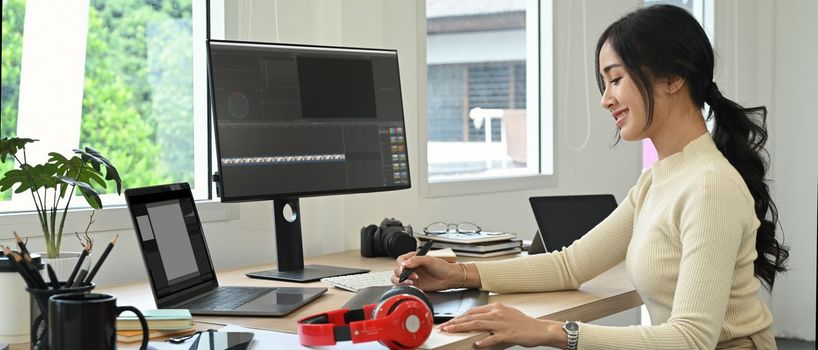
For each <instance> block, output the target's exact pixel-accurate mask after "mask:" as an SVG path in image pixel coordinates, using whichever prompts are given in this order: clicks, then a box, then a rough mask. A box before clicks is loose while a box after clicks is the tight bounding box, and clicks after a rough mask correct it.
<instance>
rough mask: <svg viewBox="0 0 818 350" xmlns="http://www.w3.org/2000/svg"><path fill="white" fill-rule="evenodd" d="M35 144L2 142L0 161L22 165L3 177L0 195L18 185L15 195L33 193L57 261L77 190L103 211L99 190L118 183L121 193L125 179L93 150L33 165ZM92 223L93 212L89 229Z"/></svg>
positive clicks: (49, 251)
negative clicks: (29, 154)
mask: <svg viewBox="0 0 818 350" xmlns="http://www.w3.org/2000/svg"><path fill="white" fill-rule="evenodd" d="M35 141H37V140H35V139H28V138H17V137H5V138H2V139H0V162H5V161H6V158H8V157H12V158H13V159H14V160H15V162H16V163H17V165H18V168H16V169H11V170H9V171H6V173H5V174H3V177H2V178H0V192H5V191H10V190H12V189H13V188H14V187H15V186H16V190H14V192H15V193H22V192H26V191H28V192H30V193H31V198H32V199H33V201H34V206H35V207H36V209H37V218H38V219H39V221H40V228H41V229H42V232H43V239H44V240H45V254H46V257H47V258H50V259H56V258H58V257H60V247H61V245H62V237H63V227H64V225H65V218H66V216H67V215H68V208H69V205H70V204H71V199H72V198H73V197H75V196H74V191H79V192H80V194H81V195H82V197H83V198H85V201H86V202H87V203H88V205H90V206H91V207H92V208H94V209H101V208H102V201H101V200H100V198H99V190H98V189H104V188H107V184H106V181H114V182H115V183H116V192H117V193H118V194H121V193H122V179H120V177H119V173H118V172H117V170H116V167H114V165H113V164H111V162H110V161H108V159H106V158H105V157H104V156H102V155H101V154H100V153H99V152H97V151H96V150H95V149H93V148H91V147H85V149H75V150H74V153H75V155H74V156H73V157H71V158H67V157H65V156H63V155H62V154H59V153H56V152H51V153H49V154H48V155H49V158H48V161H46V162H45V163H43V164H29V163H28V160H27V159H26V144H28V143H32V142H35ZM103 168H104V169H105V174H104V175H105V177H104V178H103ZM91 223H93V213H92V215H91V220H90V222H89V226H90V224H91ZM86 231H87V229H86ZM86 237H87V236H86ZM77 255H79V254H77ZM70 267H73V265H70ZM70 267H69V270H70Z"/></svg>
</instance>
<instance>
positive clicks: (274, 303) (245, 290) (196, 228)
mask: <svg viewBox="0 0 818 350" xmlns="http://www.w3.org/2000/svg"><path fill="white" fill-rule="evenodd" d="M125 200H126V202H127V203H128V209H129V210H130V212H131V219H132V220H133V224H134V229H135V230H136V235H137V239H138V242H139V248H140V250H141V251H142V257H143V260H144V261H145V267H146V269H147V271H148V277H149V280H150V285H151V289H152V291H153V297H154V300H155V301H156V306H157V307H158V308H159V309H189V310H190V313H191V314H193V315H240V316H283V315H286V314H288V313H290V312H292V311H293V310H295V309H297V308H299V307H301V306H303V305H305V304H307V303H309V302H310V301H312V300H315V299H316V298H318V297H319V296H321V295H322V294H324V293H325V292H326V291H327V289H326V288H285V287H234V286H219V281H218V280H217V278H216V270H215V269H214V268H213V261H212V259H211V258H210V252H209V251H208V248H207V241H206V240H205V237H204V230H203V229H202V223H201V221H200V220H199V214H198V212H197V211H196V205H195V203H194V201H193V194H192V193H191V192H190V186H189V185H188V184H187V183H176V184H170V185H161V186H152V187H144V188H135V189H128V190H125Z"/></svg>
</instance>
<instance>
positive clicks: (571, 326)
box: [565, 322, 579, 332]
mask: <svg viewBox="0 0 818 350" xmlns="http://www.w3.org/2000/svg"><path fill="white" fill-rule="evenodd" d="M565 329H566V330H567V331H569V332H576V331H579V323H576V322H568V323H566V324H565Z"/></svg>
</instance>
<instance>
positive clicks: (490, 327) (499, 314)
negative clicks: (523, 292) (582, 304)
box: [439, 303, 568, 348]
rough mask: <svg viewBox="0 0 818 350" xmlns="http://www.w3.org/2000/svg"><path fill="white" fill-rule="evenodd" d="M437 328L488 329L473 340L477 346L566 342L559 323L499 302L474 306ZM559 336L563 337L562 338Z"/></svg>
mask: <svg viewBox="0 0 818 350" xmlns="http://www.w3.org/2000/svg"><path fill="white" fill-rule="evenodd" d="M439 328H440V329H441V330H443V331H445V332H452V333H457V332H471V331H483V332H490V333H491V335H490V336H488V337H487V338H484V339H481V340H480V341H478V342H476V343H475V345H477V346H478V347H486V346H492V345H494V344H498V343H508V344H516V345H522V346H526V347H531V346H538V345H548V346H557V347H560V348H565V346H566V345H567V343H568V338H567V336H566V335H565V332H564V331H563V330H562V323H559V322H556V321H549V320H538V319H535V318H531V317H529V316H527V315H525V314H524V313H522V312H521V311H520V310H517V309H515V308H512V307H508V306H505V305H503V304H500V303H491V304H488V305H483V306H478V307H475V308H473V309H471V310H469V311H467V312H466V313H464V314H463V315H460V316H458V317H457V318H454V319H452V320H450V321H448V322H445V323H443V324H441V325H440V326H439ZM557 331H558V332H557ZM562 338H565V341H564V342H563V341H562Z"/></svg>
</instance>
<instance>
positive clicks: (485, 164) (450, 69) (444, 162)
mask: <svg viewBox="0 0 818 350" xmlns="http://www.w3.org/2000/svg"><path fill="white" fill-rule="evenodd" d="M538 11H539V9H538V2H537V1H526V0H504V1H486V2H480V3H474V2H463V1H459V0H427V1H426V23H427V26H426V30H427V33H426V34H427V41H426V56H427V84H426V106H427V115H428V140H427V148H426V149H427V152H426V156H427V174H428V181H429V182H430V183H435V182H450V181H458V180H471V179H485V178H502V177H509V176H519V175H533V174H539V173H541V167H540V153H541V152H540V149H539V144H540V138H539V135H540V133H539V129H540V120H539V102H538V100H539V99H538V94H539V92H538V91H539V89H538V85H539V80H540V79H539V67H538V66H539V33H538V30H537V28H538V23H537V19H538V18H539V15H538ZM545 156H547V157H550V155H547V154H546V155H544V157H545ZM548 171H549V172H550V170H548Z"/></svg>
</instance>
